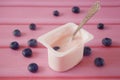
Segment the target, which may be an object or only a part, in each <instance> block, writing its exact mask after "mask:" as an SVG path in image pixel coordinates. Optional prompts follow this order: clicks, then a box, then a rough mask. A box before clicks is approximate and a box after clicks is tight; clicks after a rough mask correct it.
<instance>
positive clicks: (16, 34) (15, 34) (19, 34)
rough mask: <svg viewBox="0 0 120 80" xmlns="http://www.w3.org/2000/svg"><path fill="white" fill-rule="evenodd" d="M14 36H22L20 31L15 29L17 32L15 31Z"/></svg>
mask: <svg viewBox="0 0 120 80" xmlns="http://www.w3.org/2000/svg"><path fill="white" fill-rule="evenodd" d="M13 35H14V36H17V37H19V36H21V32H20V30H18V29H15V30H14V31H13Z"/></svg>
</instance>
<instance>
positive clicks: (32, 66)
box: [28, 63, 38, 73]
mask: <svg viewBox="0 0 120 80" xmlns="http://www.w3.org/2000/svg"><path fill="white" fill-rule="evenodd" d="M28 70H29V71H30V72H32V73H35V72H37V71H38V65H37V64H36V63H31V64H29V65H28Z"/></svg>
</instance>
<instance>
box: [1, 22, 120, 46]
mask: <svg viewBox="0 0 120 80" xmlns="http://www.w3.org/2000/svg"><path fill="white" fill-rule="evenodd" d="M60 25H61V24H60ZM60 25H42V24H41V25H39V24H37V30H36V31H31V30H30V29H29V25H0V30H1V31H0V36H1V39H0V47H9V44H10V42H12V41H18V42H19V44H20V45H21V46H22V47H26V46H28V45H27V41H28V40H29V39H31V38H35V39H37V38H38V37H39V36H41V35H43V34H45V33H47V32H48V31H51V30H53V29H55V28H57V27H58V26H60ZM119 26H120V25H107V24H105V29H104V30H98V29H97V25H85V26H84V28H85V30H87V31H88V32H90V33H91V34H93V35H94V39H93V40H91V41H90V42H88V43H87V44H86V45H87V46H93V47H102V43H101V41H102V39H103V38H105V37H109V38H111V39H112V40H113V44H112V46H113V47H116V46H118V47H120V40H119V34H120V27H119ZM15 29H19V30H20V31H21V33H22V36H21V37H15V36H13V33H12V32H13V30H15ZM8 36H9V37H8ZM39 47H43V45H41V44H39Z"/></svg>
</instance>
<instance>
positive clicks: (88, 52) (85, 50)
mask: <svg viewBox="0 0 120 80" xmlns="http://www.w3.org/2000/svg"><path fill="white" fill-rule="evenodd" d="M90 54H91V48H90V47H88V46H85V47H84V53H83V55H84V56H89V55H90Z"/></svg>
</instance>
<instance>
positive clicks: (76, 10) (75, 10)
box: [72, 6, 80, 14]
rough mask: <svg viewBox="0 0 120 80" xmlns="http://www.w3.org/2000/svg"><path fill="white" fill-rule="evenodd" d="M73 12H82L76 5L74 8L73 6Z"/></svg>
mask: <svg viewBox="0 0 120 80" xmlns="http://www.w3.org/2000/svg"><path fill="white" fill-rule="evenodd" d="M72 12H73V13H76V14H77V13H80V9H79V7H78V6H74V7H73V8H72Z"/></svg>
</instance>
